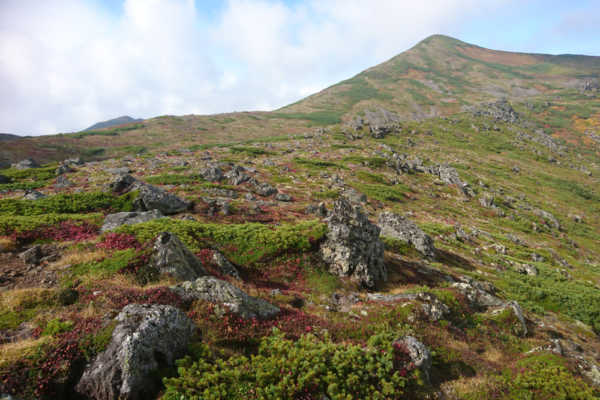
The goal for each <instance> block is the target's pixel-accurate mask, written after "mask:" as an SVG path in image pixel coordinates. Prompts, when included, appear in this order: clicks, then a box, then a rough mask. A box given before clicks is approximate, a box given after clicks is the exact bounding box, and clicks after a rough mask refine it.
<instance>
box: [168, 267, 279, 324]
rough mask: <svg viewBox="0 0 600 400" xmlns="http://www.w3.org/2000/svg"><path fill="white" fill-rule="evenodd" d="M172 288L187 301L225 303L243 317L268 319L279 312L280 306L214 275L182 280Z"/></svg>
mask: <svg viewBox="0 0 600 400" xmlns="http://www.w3.org/2000/svg"><path fill="white" fill-rule="evenodd" d="M171 290H173V291H174V292H175V293H177V294H178V295H179V296H180V297H181V298H183V299H184V300H186V301H193V300H205V301H208V302H211V303H215V304H221V305H224V306H226V307H227V308H228V309H229V310H230V311H232V312H234V313H236V314H239V315H240V316H241V317H243V318H260V319H268V318H272V317H274V316H275V315H277V314H279V308H278V307H275V306H274V305H272V304H270V303H268V302H266V301H264V300H263V299H260V298H257V297H252V296H249V295H248V294H246V293H245V292H243V291H242V290H240V289H239V288H237V287H235V286H233V285H232V284H231V283H229V282H226V281H223V280H220V279H217V278H214V277H212V276H204V277H201V278H198V279H196V280H194V281H186V282H182V283H180V284H178V285H177V286H174V287H172V288H171Z"/></svg>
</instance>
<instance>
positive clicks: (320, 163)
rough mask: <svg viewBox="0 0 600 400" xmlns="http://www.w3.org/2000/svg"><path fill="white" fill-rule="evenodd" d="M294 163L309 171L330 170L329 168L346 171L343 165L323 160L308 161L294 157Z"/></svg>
mask: <svg viewBox="0 0 600 400" xmlns="http://www.w3.org/2000/svg"><path fill="white" fill-rule="evenodd" d="M294 162H295V163H296V164H298V165H301V166H303V167H306V168H309V169H317V170H322V169H324V168H330V167H335V168H342V169H347V168H346V167H344V166H343V165H339V164H336V163H334V162H331V161H325V160H319V159H308V158H300V157H296V158H295V159H294Z"/></svg>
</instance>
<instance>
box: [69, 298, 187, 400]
mask: <svg viewBox="0 0 600 400" xmlns="http://www.w3.org/2000/svg"><path fill="white" fill-rule="evenodd" d="M115 321H116V322H117V325H116V327H115V329H114V331H113V334H112V338H111V341H110V343H109V345H108V347H107V348H106V350H105V351H103V352H102V353H100V354H99V355H98V356H97V357H96V358H95V359H94V361H93V362H92V363H91V364H89V365H88V366H87V367H86V369H85V371H84V373H83V376H82V377H81V379H80V380H79V383H78V384H77V387H76V390H77V392H78V393H80V394H82V395H84V396H88V397H89V398H92V399H95V400H116V399H123V400H142V399H148V398H152V396H154V395H156V392H157V391H158V390H159V389H160V381H159V380H157V379H156V377H154V376H153V375H152V373H153V372H155V371H157V370H158V369H159V368H165V367H169V366H172V365H173V364H174V362H175V360H176V359H178V358H180V357H181V356H182V355H183V354H185V352H186V350H187V345H188V343H189V341H190V339H191V337H192V335H193V334H194V331H195V326H194V323H193V322H192V320H190V319H189V318H188V317H187V316H186V315H185V313H183V312H182V311H179V310H178V309H176V308H175V307H172V306H165V305H140V304H130V305H128V306H125V308H123V310H122V311H121V312H120V313H119V315H118V316H117V318H116V319H115Z"/></svg>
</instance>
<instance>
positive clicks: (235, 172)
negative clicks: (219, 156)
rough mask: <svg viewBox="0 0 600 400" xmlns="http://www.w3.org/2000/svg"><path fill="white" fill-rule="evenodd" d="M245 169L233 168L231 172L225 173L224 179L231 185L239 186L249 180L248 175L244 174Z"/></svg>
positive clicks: (237, 166)
mask: <svg viewBox="0 0 600 400" xmlns="http://www.w3.org/2000/svg"><path fill="white" fill-rule="evenodd" d="M244 171H245V168H244V167H241V166H239V165H236V166H234V167H233V168H231V170H229V171H227V173H226V174H225V177H226V178H227V179H228V180H229V183H230V184H232V185H241V184H242V183H244V182H247V181H249V180H250V175H247V174H245V173H244Z"/></svg>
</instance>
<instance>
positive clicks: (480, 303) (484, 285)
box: [452, 277, 504, 309]
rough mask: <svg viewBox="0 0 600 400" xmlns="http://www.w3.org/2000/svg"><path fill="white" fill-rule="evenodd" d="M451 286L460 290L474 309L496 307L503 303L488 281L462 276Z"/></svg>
mask: <svg viewBox="0 0 600 400" xmlns="http://www.w3.org/2000/svg"><path fill="white" fill-rule="evenodd" d="M452 287H454V288H456V289H457V290H458V291H459V292H462V293H463V294H464V295H465V297H466V298H467V300H468V301H469V303H470V304H471V306H472V307H474V308H475V309H486V308H488V307H498V306H501V305H503V304H504V302H503V301H502V299H500V298H499V297H497V296H496V288H494V286H493V285H492V284H491V283H488V282H480V281H476V280H474V279H471V278H466V277H464V278H462V281H461V282H456V283H454V284H452Z"/></svg>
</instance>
